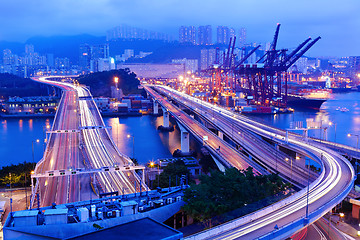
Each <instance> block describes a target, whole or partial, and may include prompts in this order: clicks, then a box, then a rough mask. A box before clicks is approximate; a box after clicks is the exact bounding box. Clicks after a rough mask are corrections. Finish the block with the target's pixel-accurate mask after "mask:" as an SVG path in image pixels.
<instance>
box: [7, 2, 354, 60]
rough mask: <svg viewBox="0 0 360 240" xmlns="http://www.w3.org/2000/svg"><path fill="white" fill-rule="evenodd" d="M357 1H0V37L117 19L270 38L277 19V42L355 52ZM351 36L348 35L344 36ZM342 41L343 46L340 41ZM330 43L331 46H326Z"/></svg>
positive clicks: (101, 25)
mask: <svg viewBox="0 0 360 240" xmlns="http://www.w3.org/2000/svg"><path fill="white" fill-rule="evenodd" d="M358 9H360V1H358V0H342V1H341V3H339V1H337V0H316V1H314V0H301V1H288V0H271V1H269V0H222V1H218V0H206V1H205V0H195V1H194V0H166V1H164V0H150V1H149V0H75V1H74V0H61V1H55V0H48V1H46V0H33V1H28V0H2V1H1V2H0V23H1V32H0V40H20V41H25V40H26V39H27V38H29V37H31V36H34V35H45V36H49V35H59V34H80V33H90V34H95V35H105V32H106V30H107V29H109V28H112V27H114V26H116V25H120V24H122V23H125V24H128V25H132V26H137V27H143V28H147V29H150V30H155V31H168V32H170V33H172V34H174V35H175V36H177V32H178V27H179V26H181V25H194V26H199V25H207V24H210V25H212V26H213V29H214V30H213V32H215V28H216V26H217V25H227V26H233V27H235V28H240V27H246V28H247V29H248V39H249V41H253V42H255V41H256V42H267V41H271V39H272V37H273V32H274V30H275V27H276V23H277V22H280V23H282V30H281V33H280V42H279V43H280V44H281V45H284V47H287V46H290V47H291V46H293V45H296V44H298V43H300V42H301V41H303V40H304V39H305V38H306V37H307V36H309V35H311V36H314V37H315V36H318V35H320V36H322V37H323V39H324V40H322V42H324V43H326V44H325V45H324V46H326V48H322V47H321V46H322V43H320V42H319V47H317V49H321V52H324V54H325V53H326V51H327V52H328V53H329V54H330V55H331V54H336V55H341V54H342V53H343V54H344V55H350V53H352V54H353V55H356V54H357V55H360V46H359V47H358V46H356V45H358V44H357V43H356V39H359V37H360V36H359V35H360V33H359V31H358V30H357V29H359V27H360V15H359V14H358V13H357V12H358ZM349 38H351V39H349ZM345 44H346V45H345ZM330 46H333V48H330Z"/></svg>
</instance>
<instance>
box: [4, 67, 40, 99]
mask: <svg viewBox="0 0 360 240" xmlns="http://www.w3.org/2000/svg"><path fill="white" fill-rule="evenodd" d="M46 95H47V89H46V87H45V86H44V85H43V84H40V83H37V82H34V81H32V80H31V79H29V78H22V77H18V76H15V75H12V74H8V73H0V98H2V99H7V98H8V97H11V96H19V97H29V96H46Z"/></svg>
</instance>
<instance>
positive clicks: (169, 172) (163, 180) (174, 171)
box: [153, 160, 190, 188]
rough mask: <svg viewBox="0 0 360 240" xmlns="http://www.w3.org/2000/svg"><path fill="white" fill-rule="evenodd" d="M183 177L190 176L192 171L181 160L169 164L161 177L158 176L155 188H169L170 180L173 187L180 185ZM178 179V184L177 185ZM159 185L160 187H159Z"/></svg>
mask: <svg viewBox="0 0 360 240" xmlns="http://www.w3.org/2000/svg"><path fill="white" fill-rule="evenodd" d="M182 175H185V176H190V171H189V170H188V169H187V167H186V166H185V164H184V162H183V161H181V160H178V161H175V162H172V163H169V164H168V165H167V166H166V167H164V169H163V172H162V173H160V175H158V176H156V179H155V181H154V182H153V186H154V187H155V188H156V187H161V188H166V187H169V180H170V181H171V186H175V185H176V184H179V183H180V178H181V176H182ZM176 179H177V183H176ZM158 183H159V185H158Z"/></svg>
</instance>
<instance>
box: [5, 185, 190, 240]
mask: <svg viewBox="0 0 360 240" xmlns="http://www.w3.org/2000/svg"><path fill="white" fill-rule="evenodd" d="M186 187H187V186H177V187H172V188H163V189H158V190H152V191H145V192H141V193H139V192H138V193H136V194H134V193H133V194H126V195H119V196H111V197H104V198H99V199H93V200H88V201H81V202H74V203H67V204H60V205H56V204H53V205H52V206H48V207H42V208H37V209H32V210H23V211H18V212H13V213H11V214H9V216H8V218H7V219H6V222H5V224H4V233H5V235H6V234H8V235H12V234H14V233H16V234H19V233H21V234H23V235H31V236H42V237H45V238H51V239H98V236H99V235H98V233H99V234H100V232H103V234H106V236H110V237H111V236H116V235H118V233H119V231H120V232H122V231H125V230H126V232H129V234H127V233H126V234H125V235H124V238H122V239H163V238H164V239H165V238H166V239H168V238H167V237H169V236H172V235H174V234H175V235H176V234H178V232H177V231H174V230H172V229H171V228H168V227H166V226H164V225H163V224H161V223H159V222H156V221H160V222H163V221H165V220H166V219H168V218H169V217H171V216H172V215H173V214H175V213H176V212H177V211H179V210H180V208H181V206H182V205H183V201H182V196H183V189H184V188H186ZM147 217H151V218H154V220H153V219H144V220H141V219H143V218H147ZM134 220H135V221H134ZM131 221H133V223H131V224H130V222H131ZM128 223H129V224H128ZM142 224H144V227H142V228H141V229H142V230H141V231H140V232H139V233H137V234H138V235H139V236H141V237H142V238H140V237H135V238H134V237H133V238H131V236H132V235H133V234H136V233H135V232H136V231H135V229H136V228H139V226H141V225H142ZM60 226H61V227H60ZM100 229H103V230H101V231H99V230H100ZM157 232H164V234H165V235H161V236H163V237H161V238H149V237H152V236H156V234H157ZM130 233H131V234H130ZM16 234H15V235H16ZM166 234H168V235H169V236H167V235H166ZM100 235H101V234H100ZM82 236H84V238H83V237H82ZM85 236H88V237H85ZM125 236H126V237H125ZM136 236H137V235H136ZM159 236H160V235H159ZM176 236H177V235H176ZM8 239H12V238H8ZM169 239H173V238H169ZM174 239H180V238H179V237H177V238H174Z"/></svg>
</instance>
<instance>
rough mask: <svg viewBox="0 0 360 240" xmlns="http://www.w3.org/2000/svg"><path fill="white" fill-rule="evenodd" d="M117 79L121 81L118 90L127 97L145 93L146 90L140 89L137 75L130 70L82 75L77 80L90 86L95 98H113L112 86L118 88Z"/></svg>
mask: <svg viewBox="0 0 360 240" xmlns="http://www.w3.org/2000/svg"><path fill="white" fill-rule="evenodd" d="M115 77H117V78H118V79H119V82H118V85H117V86H118V88H120V89H122V91H123V93H124V94H125V95H128V94H142V93H143V92H144V90H141V89H138V86H139V85H140V81H139V80H138V79H137V78H136V74H135V73H133V72H131V71H130V69H128V68H125V69H118V70H111V71H104V72H95V73H91V74H87V75H82V76H79V77H78V78H77V80H78V81H79V83H80V84H85V85H86V86H89V87H90V91H91V93H92V95H93V96H94V97H111V86H113V87H115V86H116V83H115V82H114V78H115Z"/></svg>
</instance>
